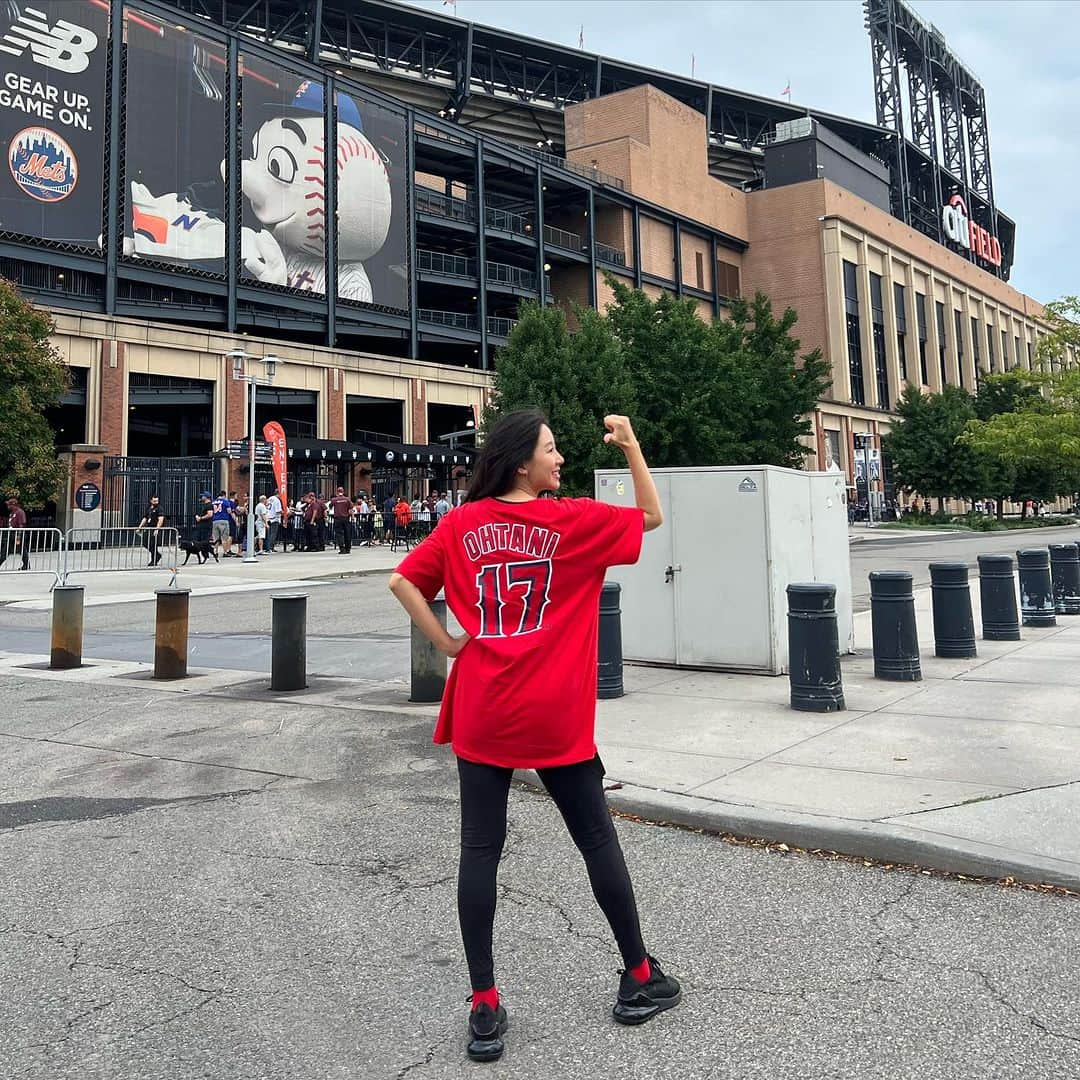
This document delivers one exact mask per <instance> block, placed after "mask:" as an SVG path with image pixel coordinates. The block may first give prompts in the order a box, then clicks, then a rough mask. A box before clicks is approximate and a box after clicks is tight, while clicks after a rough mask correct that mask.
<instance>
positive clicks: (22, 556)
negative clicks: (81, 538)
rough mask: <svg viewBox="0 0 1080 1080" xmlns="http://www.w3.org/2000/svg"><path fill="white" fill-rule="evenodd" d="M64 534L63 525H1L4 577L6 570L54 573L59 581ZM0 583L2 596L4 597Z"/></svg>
mask: <svg viewBox="0 0 1080 1080" xmlns="http://www.w3.org/2000/svg"><path fill="white" fill-rule="evenodd" d="M63 561H64V534H63V533H62V532H61V531H60V530H59V529H39V528H30V529H0V577H2V576H3V575H6V574H16V573H30V574H52V575H53V577H54V578H55V579H56V580H57V581H59V580H60V573H61V571H62V569H63ZM3 598H4V595H3V586H2V585H0V599H3Z"/></svg>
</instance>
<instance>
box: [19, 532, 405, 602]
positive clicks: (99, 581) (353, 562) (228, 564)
mask: <svg viewBox="0 0 1080 1080" xmlns="http://www.w3.org/2000/svg"><path fill="white" fill-rule="evenodd" d="M139 554H140V555H142V557H143V558H145V554H144V553H141V552H140V553H139ZM180 554H181V557H180V559H179V560H178V561H179V562H180V563H183V561H184V559H183V552H181V553H180ZM404 557H405V549H404V547H399V548H398V549H397V551H391V550H390V548H389V546H380V547H363V548H362V547H356V546H354V547H353V549H352V551H351V552H350V553H349V554H348V555H339V554H338V553H337V551H336V550H335V549H334V548H332V547H329V546H328V547H327V549H326V551H318V552H305V551H299V552H297V551H288V552H282V551H276V552H273V553H272V554H270V555H263V556H261V557H260V558H259V559H258V561H257V562H255V563H245V562H244V561H243V560H242V559H239V558H229V559H221V561H220V562H216V563H215V562H214V561H213V560H212V559H211V560H210V561H209V562H206V563H204V564H203V565H202V566H200V565H199V564H198V563H197V562H196V560H195V558H194V557H192V559H191V560H190V562H188V564H187V565H186V566H178V567H177V571H176V585H177V586H178V587H179V588H183V589H190V590H191V595H192V596H210V595H219V594H223V593H234V592H252V591H257V590H265V589H287V588H296V587H298V586H300V585H306V584H308V583H310V582H312V581H318V580H320V579H335V578H342V577H354V576H358V575H361V574H385V573H389V572H390V571H391V570H393V568H394V567H395V566H397V564H398V563H399V562H400V561H401V560H402V559H403V558H404ZM46 558H48V556H42V560H44V559H46ZM172 576H173V572H172V570H171V569H169V568H168V567H166V566H165V565H164V562H163V564H162V565H161V566H158V567H156V568H155V569H153V570H150V569H139V570H118V571H100V572H90V573H73V574H71V575H70V576H69V578H68V584H69V585H84V586H85V587H86V599H85V605H86V606H87V607H92V606H94V605H97V604H125V603H137V602H139V601H144V600H148V599H153V595H154V590H155V589H163V588H165V587H166V586H168V585H169V582H170V581H171V579H172ZM53 580H54V578H53V575H52V573H29V574H27V573H22V572H20V571H19V570H16V569H12V570H7V569H6V568H5V569H4V570H3V572H0V604H8V605H10V606H11V607H14V608H16V609H22V610H29V611H47V610H49V609H50V608H51V607H52V599H51V597H50V595H49V590H50V589H51V588H52V585H53Z"/></svg>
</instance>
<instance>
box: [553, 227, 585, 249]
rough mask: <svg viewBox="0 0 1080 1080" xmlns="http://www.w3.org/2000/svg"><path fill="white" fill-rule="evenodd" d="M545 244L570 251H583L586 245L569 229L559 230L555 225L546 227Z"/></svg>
mask: <svg viewBox="0 0 1080 1080" xmlns="http://www.w3.org/2000/svg"><path fill="white" fill-rule="evenodd" d="M544 243H545V244H554V245H555V246H556V247H561V248H566V249H567V250H568V251H581V250H583V248H584V243H583V242H582V239H581V237H580V236H579V235H578V234H577V233H572V232H570V231H569V230H568V229H557V228H556V227H555V226H554V225H545V226H544Z"/></svg>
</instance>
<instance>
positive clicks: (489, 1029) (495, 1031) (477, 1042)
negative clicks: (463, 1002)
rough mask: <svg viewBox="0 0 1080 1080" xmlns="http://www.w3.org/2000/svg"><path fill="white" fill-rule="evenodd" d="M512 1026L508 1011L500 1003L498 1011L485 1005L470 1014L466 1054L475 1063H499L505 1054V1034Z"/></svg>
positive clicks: (478, 1006)
mask: <svg viewBox="0 0 1080 1080" xmlns="http://www.w3.org/2000/svg"><path fill="white" fill-rule="evenodd" d="M509 1026H510V1020H509V1018H508V1017H507V1015H506V1010H505V1009H504V1008H503V1006H502V1002H500V1003H499V1007H498V1008H497V1009H493V1008H492V1007H491V1006H490V1005H488V1004H486V1003H484V1004H481V1005H477V1006H476V1008H475V1009H473V1010H472V1012H471V1013H469V1041H468V1042H467V1043H466V1044H465V1053H466V1054H468V1055H469V1057H470V1058H472V1060H473V1061H498V1060H499V1058H501V1057H502V1052H503V1041H502V1037H503V1032H505V1031H506V1029H507V1028H508V1027H509Z"/></svg>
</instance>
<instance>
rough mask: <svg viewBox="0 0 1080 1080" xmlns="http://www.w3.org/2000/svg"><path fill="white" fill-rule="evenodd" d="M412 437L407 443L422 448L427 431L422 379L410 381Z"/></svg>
mask: <svg viewBox="0 0 1080 1080" xmlns="http://www.w3.org/2000/svg"><path fill="white" fill-rule="evenodd" d="M411 382H412V399H411V409H410V412H411V414H412V435H411V436H410V438H409V439H407V440H406V441H407V442H413V443H416V444H417V445H419V446H424V445H426V444H427V441H428V429H427V385H426V384H425V382H424V380H423V379H412V380H411Z"/></svg>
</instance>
